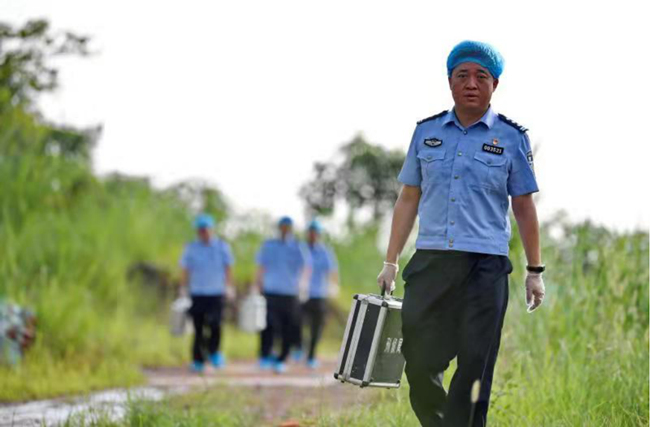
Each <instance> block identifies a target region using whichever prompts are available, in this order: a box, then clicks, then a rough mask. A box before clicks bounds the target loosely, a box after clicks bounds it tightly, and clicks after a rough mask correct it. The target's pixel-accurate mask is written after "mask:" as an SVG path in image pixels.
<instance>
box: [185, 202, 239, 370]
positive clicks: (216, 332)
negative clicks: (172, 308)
mask: <svg viewBox="0 0 650 427" xmlns="http://www.w3.org/2000/svg"><path fill="white" fill-rule="evenodd" d="M194 226H195V228H196V233H197V236H198V239H197V240H195V241H194V242H192V243H189V244H188V245H187V246H186V247H185V251H184V252H183V256H182V258H181V262H180V264H181V268H182V269H183V271H182V277H181V286H182V287H188V286H189V293H190V296H191V297H192V307H191V308H190V315H191V316H192V320H193V323H194V342H193V345H192V360H193V363H192V369H193V370H194V371H196V372H202V371H203V363H204V361H205V356H204V350H205V347H206V343H205V338H204V336H203V333H204V328H205V327H209V329H210V338H209V340H208V343H207V350H208V356H209V358H210V362H211V363H212V365H213V366H214V367H215V368H221V367H223V366H224V365H225V362H226V361H225V358H224V356H223V354H222V353H221V352H220V351H219V345H220V343H221V317H222V312H223V306H224V295H226V294H232V293H233V292H234V288H233V287H232V275H231V267H232V264H233V262H234V260H233V256H232V253H231V251H230V246H229V245H228V243H226V242H224V241H223V240H221V239H219V238H217V237H213V236H212V230H213V229H214V219H213V218H212V217H211V216H210V215H207V214H202V215H199V216H198V217H197V218H196V220H195V222H194Z"/></svg>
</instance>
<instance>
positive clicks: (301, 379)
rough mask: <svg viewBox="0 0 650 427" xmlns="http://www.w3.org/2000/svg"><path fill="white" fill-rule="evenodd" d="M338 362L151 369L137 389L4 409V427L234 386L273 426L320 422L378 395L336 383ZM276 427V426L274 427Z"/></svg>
mask: <svg viewBox="0 0 650 427" xmlns="http://www.w3.org/2000/svg"><path fill="white" fill-rule="evenodd" d="M334 368H335V362H334V361H333V360H330V361H325V362H324V363H323V364H322V366H321V367H320V368H319V369H317V370H312V369H309V368H307V367H306V366H304V365H299V364H293V365H289V370H288V372H287V373H284V374H282V375H278V374H275V373H273V372H269V371H261V370H260V369H259V368H258V367H257V364H256V363H255V362H254V361H238V362H234V363H231V364H229V365H228V366H227V367H226V368H225V369H222V370H218V371H211V370H208V371H206V373H204V374H202V375H197V374H194V373H191V372H189V370H188V369H187V368H184V367H183V368H180V367H179V368H158V369H147V370H145V374H146V376H147V384H146V386H143V387H138V388H132V389H117V390H106V391H102V392H97V393H93V394H90V395H88V396H81V397H75V398H62V399H50V400H41V401H34V402H28V403H21V404H11V405H0V427H9V426H12V427H13V426H42V425H46V426H56V425H58V424H60V423H62V422H64V421H66V420H67V419H69V418H70V417H72V416H73V415H78V414H90V417H92V414H93V413H102V414H103V416H109V417H110V418H112V419H115V420H118V419H120V418H121V417H123V416H124V413H125V410H126V404H127V402H128V401H129V400H130V399H145V400H150V401H159V400H161V399H163V398H165V397H166V396H170V395H179V394H185V393H188V392H197V391H198V392H200V391H203V390H210V389H212V388H215V387H220V388H224V387H228V388H229V389H232V391H233V393H242V392H243V393H247V394H249V395H250V396H251V397H253V398H254V400H255V402H256V404H255V407H254V408H251V410H254V411H256V412H257V413H259V414H260V415H261V416H262V418H263V419H265V420H266V421H267V422H269V423H271V422H273V423H275V424H276V425H277V424H279V423H278V422H277V420H282V419H286V420H287V421H288V422H289V424H287V425H291V423H290V419H291V417H292V416H294V415H295V414H296V413H297V411H299V412H300V413H301V414H303V415H304V414H308V415H310V416H314V417H318V416H320V415H323V414H325V413H326V412H327V411H331V410H339V409H340V408H341V407H350V405H354V404H363V401H365V400H366V399H367V397H369V396H370V395H372V394H373V391H372V390H364V392H363V393H359V389H358V388H357V387H353V386H351V385H349V384H346V385H343V384H340V383H339V382H337V381H336V380H334V378H333V376H332V373H333V372H334ZM271 425H272V424H271Z"/></svg>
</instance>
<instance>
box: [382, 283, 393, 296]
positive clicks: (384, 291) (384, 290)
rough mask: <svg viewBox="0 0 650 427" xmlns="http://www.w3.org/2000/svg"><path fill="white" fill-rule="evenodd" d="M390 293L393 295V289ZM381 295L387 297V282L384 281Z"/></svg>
mask: <svg viewBox="0 0 650 427" xmlns="http://www.w3.org/2000/svg"><path fill="white" fill-rule="evenodd" d="M389 287H390V285H389ZM388 295H393V291H390V293H389V294H388ZM381 297H382V298H385V297H386V282H384V283H383V286H382V287H381Z"/></svg>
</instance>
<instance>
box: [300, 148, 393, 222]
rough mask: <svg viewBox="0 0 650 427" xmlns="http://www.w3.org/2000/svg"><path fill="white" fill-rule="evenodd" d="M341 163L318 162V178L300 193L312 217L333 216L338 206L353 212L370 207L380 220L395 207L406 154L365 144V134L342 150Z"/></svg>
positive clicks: (315, 169)
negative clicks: (346, 206)
mask: <svg viewBox="0 0 650 427" xmlns="http://www.w3.org/2000/svg"><path fill="white" fill-rule="evenodd" d="M340 154H341V156H342V157H343V159H342V161H341V162H338V163H337V162H326V163H316V164H315V165H314V177H313V178H312V180H311V181H309V182H307V183H306V184H305V185H303V187H302V188H301V190H300V196H301V197H302V198H303V200H304V201H305V204H306V206H307V208H308V210H309V211H310V213H311V214H318V215H331V214H332V213H333V212H334V209H335V207H336V204H337V203H340V202H345V203H346V204H347V205H348V207H349V208H350V211H351V212H352V213H354V212H355V211H357V210H359V209H362V208H366V207H367V208H370V209H371V211H372V217H373V219H375V220H378V219H379V218H381V217H382V216H383V214H384V213H385V212H387V211H388V210H389V209H390V207H392V206H393V204H394V203H395V200H397V196H398V194H399V188H400V185H399V183H398V182H397V181H396V180H395V177H396V176H397V174H398V173H399V171H400V169H401V167H402V163H404V153H403V152H401V151H399V150H392V151H388V150H386V149H385V148H383V147H382V146H380V145H373V144H370V143H368V142H366V141H365V139H364V138H363V136H362V135H357V136H356V137H354V139H353V140H352V141H351V142H349V143H347V144H345V145H344V146H343V147H341V149H340Z"/></svg>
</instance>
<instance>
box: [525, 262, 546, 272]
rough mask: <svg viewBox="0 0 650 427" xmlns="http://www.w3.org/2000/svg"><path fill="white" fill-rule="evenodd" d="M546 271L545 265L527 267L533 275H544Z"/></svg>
mask: <svg viewBox="0 0 650 427" xmlns="http://www.w3.org/2000/svg"><path fill="white" fill-rule="evenodd" d="M544 270H546V266H545V265H544V264H542V265H527V266H526V271H529V272H531V273H543V272H544Z"/></svg>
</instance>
